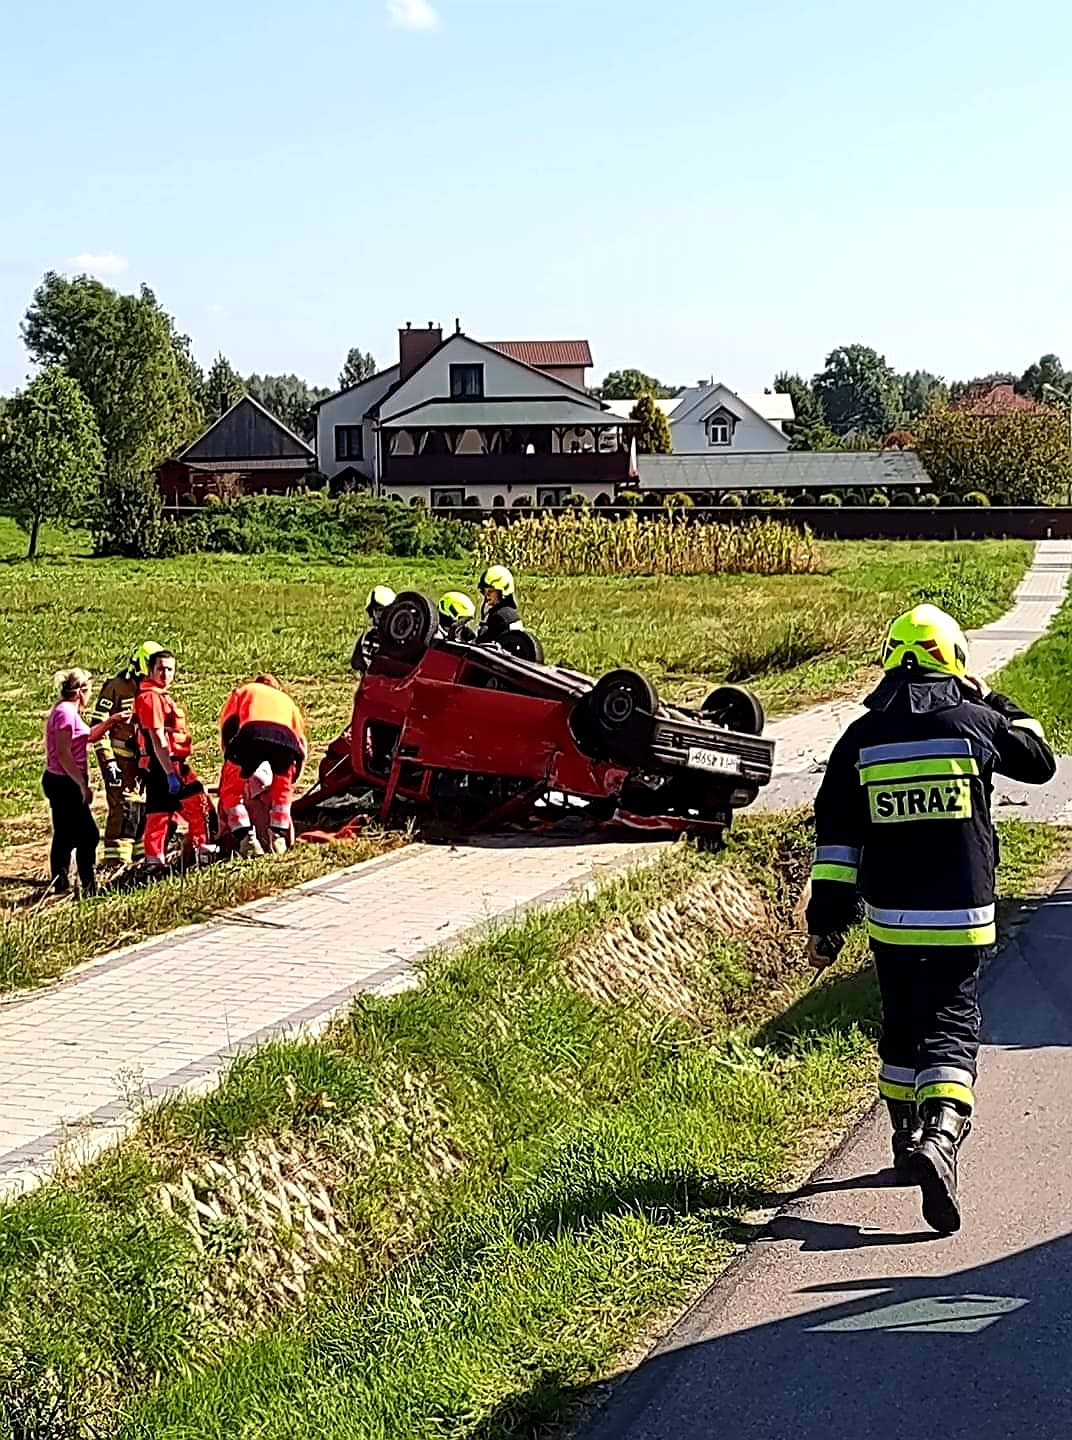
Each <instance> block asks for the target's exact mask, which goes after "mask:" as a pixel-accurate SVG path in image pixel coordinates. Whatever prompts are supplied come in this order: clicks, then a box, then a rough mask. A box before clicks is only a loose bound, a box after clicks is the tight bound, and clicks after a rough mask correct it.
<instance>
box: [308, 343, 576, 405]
mask: <svg viewBox="0 0 1072 1440" xmlns="http://www.w3.org/2000/svg"><path fill="white" fill-rule="evenodd" d="M452 365H483V367H484V394H485V395H486V396H488V397H489V398H491V399H503V398H508V397H511V396H514V397H517V398H520V399H529V398H530V397H532V396H548V397H553V398H557V399H560V398H562V394H563V392H562V385H561V382H560V381H558V380H554V379H552V377H551V376H550V375H546V374H544V373H543V372H542V371H540V370H531V369H529V367H528V366H527V365H519V364H518V363H517V362H516V361H515V360H511V359H509V358H508V357H507V356H506V355H500V354H499V352H498V351H497V350H490V349H485V348H484V346H482V345H477V344H476V343H475V342H474V341H472V340H470V339H469V338H468V336H466V335H453V336H451V338H450V340H449V341H448V342H447V344H446V345H444V346H443V348H442V349H441V350H439V351H438V352H437V353H436V354H435V355H434V356H433V357H432V359H431V360H429V361H428V363H427V364H426V365H424V366H423V367H422V368H421V369H420V370H418V371H417V372H416V374H414V375H411V376H410V377H409V379H408V380H407V381H406V383H405V384H404V385H402V386H400V387H399V389H397V390H396V391H395V393H394V394H393V395H392V396H391V398H390V400H389V401H388V402H387V404H386V405H384V407H383V409H382V410H381V411H380V419H381V420H390V419H392V418H393V417H394V416H396V415H400V414H402V412H403V411H406V410H411V409H412V408H413V407H414V406H415V405H421V404H423V403H424V401H426V400H449V399H450V367H451V366H452ZM373 403H374V402H373V401H369V402H368V404H373ZM327 408H328V407H327V406H326V405H325V406H324V409H325V410H326V409H327ZM366 408H367V405H366ZM592 409H593V412H594V413H595V414H599V413H600V410H599V402H598V401H597V400H593V401H592ZM340 423H342V422H340Z"/></svg>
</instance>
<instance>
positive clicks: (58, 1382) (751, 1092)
mask: <svg viewBox="0 0 1072 1440" xmlns="http://www.w3.org/2000/svg"><path fill="white" fill-rule="evenodd" d="M1060 843H1061V842H1060V840H1059V838H1058V836H1057V835H1056V833H1055V832H1054V831H1052V830H1048V829H1046V828H1045V827H1041V826H1024V825H1018V824H1011V825H1008V826H1005V827H1003V852H1004V856H1005V862H1004V867H1003V873H1002V889H1003V893H1005V894H1006V895H1009V896H1023V895H1027V894H1029V893H1031V891H1032V888H1033V883H1034V881H1036V880H1037V878H1038V876H1039V875H1040V873H1041V872H1043V871H1044V870H1045V869H1046V868H1047V867H1048V866H1050V865H1052V862H1053V859H1054V855H1055V852H1056V849H1057V847H1058V845H1059V844H1060ZM809 850H810V836H809V834H808V831H807V827H806V826H805V825H804V824H803V823H802V822H801V821H800V820H799V819H797V818H791V819H783V820H776V821H752V822H750V823H748V824H747V825H745V826H743V827H742V828H741V830H740V831H739V832H738V833H737V835H736V836H735V839H734V842H733V844H732V846H731V848H730V850H729V851H728V852H727V853H726V854H724V855H722V856H719V857H714V858H712V857H708V856H700V855H697V854H695V853H693V852H691V851H690V850H689V849H688V848H686V847H675V850H674V851H673V852H672V854H671V855H669V856H668V857H666V858H664V859H663V860H662V861H661V862H660V863H659V864H658V865H656V866H655V867H653V868H651V869H649V870H646V871H643V872H640V873H638V874H635V875H632V876H630V877H627V878H622V879H619V880H616V881H614V882H612V883H611V884H609V885H608V886H606V887H604V888H603V889H602V891H601V892H600V893H599V894H597V896H596V897H595V898H593V899H590V900H588V901H585V902H577V903H574V904H571V905H568V906H565V907H563V908H561V909H559V910H556V911H551V912H542V913H534V914H533V915H531V916H529V917H527V918H526V919H525V920H524V921H523V922H522V923H521V924H520V925H517V926H515V927H512V928H510V929H508V930H506V931H504V932H501V933H500V934H499V935H497V936H496V937H494V938H493V939H491V940H489V941H488V942H486V943H482V944H479V945H475V946H471V947H469V948H467V949H465V950H461V951H458V952H454V953H448V954H446V955H443V956H439V957H436V958H434V959H433V960H432V961H430V963H429V965H428V967H427V973H426V978H425V984H424V986H423V988H421V989H420V990H417V991H412V992H408V993H406V994H403V995H400V996H395V997H393V998H391V999H380V1000H378V999H372V998H364V999H362V1000H360V1001H359V1002H358V1003H357V1004H355V1006H354V1008H353V1011H352V1013H351V1014H350V1016H349V1018H347V1019H345V1020H343V1021H341V1022H340V1023H338V1024H337V1025H336V1027H335V1028H334V1030H333V1031H332V1032H331V1033H330V1034H329V1035H328V1036H326V1037H325V1038H323V1039H321V1040H319V1041H317V1042H315V1043H304V1044H295V1043H291V1044H274V1045H269V1046H266V1047H264V1048H262V1049H261V1050H259V1051H257V1052H255V1053H253V1054H251V1055H250V1056H248V1057H245V1058H244V1059H243V1060H241V1061H240V1062H238V1063H236V1064H235V1066H234V1067H233V1068H232V1070H231V1071H230V1073H229V1074H228V1076H227V1077H226V1078H225V1079H224V1081H223V1083H222V1085H221V1087H220V1089H219V1090H218V1091H217V1092H214V1093H212V1094H210V1095H208V1096H204V1097H201V1098H197V1099H190V1100H181V1101H178V1102H175V1103H172V1104H170V1105H167V1106H165V1107H163V1108H162V1109H160V1110H158V1111H154V1112H150V1113H148V1114H147V1115H146V1116H145V1117H144V1119H143V1123H142V1126H141V1128H140V1131H139V1132H138V1134H137V1135H136V1136H135V1137H134V1138H133V1139H132V1140H130V1141H129V1142H128V1143H127V1144H126V1145H125V1146H124V1147H123V1149H122V1150H121V1151H120V1152H118V1153H117V1154H114V1155H112V1156H109V1157H106V1158H104V1159H103V1160H101V1161H98V1162H97V1163H96V1164H95V1165H93V1166H92V1167H91V1168H90V1169H89V1170H87V1171H85V1172H83V1173H82V1174H81V1175H80V1176H78V1177H75V1178H71V1179H68V1180H66V1181H58V1182H55V1183H52V1184H50V1185H49V1186H47V1187H45V1188H43V1189H41V1190H39V1191H38V1192H35V1193H34V1194H32V1195H30V1196H29V1197H27V1198H25V1199H23V1200H21V1201H19V1202H15V1203H13V1204H10V1205H8V1206H6V1207H4V1208H3V1209H2V1210H0V1414H5V1415H6V1418H7V1423H8V1427H9V1431H10V1432H11V1433H12V1434H16V1433H17V1434H19V1435H20V1436H28V1435H31V1434H37V1435H45V1434H47V1435H49V1436H50V1440H60V1437H63V1440H74V1437H76V1436H78V1437H81V1436H84V1435H86V1434H88V1433H89V1432H88V1430H87V1429H86V1428H85V1427H86V1426H87V1425H88V1424H94V1423H95V1424H98V1425H100V1427H101V1429H100V1430H99V1432H98V1433H100V1434H101V1435H106V1436H108V1437H114V1440H164V1437H168V1440H178V1437H183V1440H188V1437H193V1436H197V1437H198V1440H224V1437H227V1440H239V1437H249V1440H252V1437H254V1436H255V1437H257V1440H275V1437H279V1440H283V1437H286V1440H313V1437H315V1440H371V1437H377V1440H388V1437H390V1440H432V1437H436V1440H442V1437H477V1436H479V1437H480V1440H496V1437H506V1436H510V1435H515V1436H520V1435H526V1436H532V1435H535V1434H536V1433H537V1430H538V1427H539V1425H540V1424H541V1423H542V1422H543V1421H545V1420H547V1419H548V1418H550V1417H552V1416H554V1415H555V1414H556V1413H557V1412H558V1410H559V1408H560V1406H561V1405H562V1403H563V1401H564V1399H565V1397H567V1396H569V1395H570V1394H573V1393H576V1391H577V1389H578V1388H580V1387H584V1386H586V1385H588V1384H590V1383H592V1382H593V1381H594V1380H596V1379H598V1377H600V1376H601V1375H603V1374H605V1373H606V1372H607V1371H608V1369H610V1368H612V1367H613V1365H614V1363H615V1361H616V1359H617V1357H618V1356H619V1355H621V1354H622V1353H623V1350H624V1349H625V1348H626V1347H628V1346H629V1345H630V1344H631V1343H634V1342H635V1341H636V1340H637V1339H638V1338H639V1337H641V1336H642V1335H643V1334H644V1333H645V1332H646V1331H647V1330H648V1328H649V1327H650V1325H651V1324H652V1322H653V1321H654V1320H655V1319H656V1318H657V1317H658V1316H660V1315H662V1314H665V1313H666V1312H667V1311H668V1310H669V1309H671V1308H673V1307H675V1306H676V1305H678V1304H680V1303H681V1302H682V1300H683V1299H684V1298H686V1297H687V1296H688V1294H689V1293H690V1292H691V1291H693V1290H694V1289H695V1287H696V1286H697V1285H698V1284H700V1283H701V1282H702V1281H704V1280H705V1279H706V1278H708V1277H710V1275H711V1274H712V1273H714V1272H715V1271H717V1269H718V1268H719V1267H720V1266H721V1265H722V1264H724V1263H725V1261H726V1260H727V1259H728V1257H729V1256H730V1255H731V1254H732V1252H733V1250H734V1248H735V1246H736V1245H737V1244H738V1243H739V1241H740V1239H741V1238H742V1236H744V1235H745V1234H747V1227H746V1226H742V1223H741V1222H742V1219H743V1218H744V1217H746V1216H747V1214H748V1212H750V1211H752V1210H754V1209H755V1208H757V1207H764V1206H766V1205H769V1204H770V1203H771V1201H772V1198H774V1197H776V1196H777V1194H778V1193H779V1192H780V1191H782V1190H784V1188H785V1187H786V1185H787V1184H790V1185H791V1184H792V1180H793V1177H794V1176H799V1175H800V1174H802V1173H804V1172H806V1171H807V1169H808V1168H809V1167H810V1164H811V1163H812V1161H813V1160H814V1158H815V1157H816V1154H817V1152H818V1151H819V1150H821V1149H822V1148H823V1146H824V1145H825V1144H826V1143H828V1142H829V1138H830V1136H831V1134H832V1133H835V1132H836V1130H837V1128H838V1127H839V1126H841V1125H842V1124H843V1123H844V1121H845V1118H846V1116H848V1115H851V1114H852V1113H855V1112H856V1111H857V1110H858V1108H859V1106H860V1104H861V1103H863V1102H864V1100H865V1099H866V1097H867V1096H868V1095H869V1094H870V1091H871V1085H872V1080H871V1075H872V1070H873V1053H872V1050H873V1046H872V1038H871V1037H872V1033H873V1027H874V1021H875V1014H876V1008H875V995H874V988H873V985H872V983H871V980H870V977H869V975H868V974H867V973H866V971H865V969H864V964H863V957H862V947H861V945H860V942H859V938H858V937H857V938H856V939H855V940H854V942H853V945H852V947H851V948H850V951H849V952H848V953H847V955H846V956H845V957H844V958H843V959H842V961H841V962H840V963H839V966H838V967H837V970H836V971H835V972H834V974H833V975H832V977H831V978H829V979H827V980H826V981H825V982H824V984H823V985H822V986H820V987H818V988H817V989H815V990H812V991H806V990H805V988H804V987H805V985H806V977H805V974H804V972H803V969H802V965H801V960H800V955H801V937H800V935H799V933H798V932H796V931H795V930H793V928H792V922H791V910H792V906H793V903H794V902H795V900H796V897H797V895H798V893H799V887H800V885H801V883H802V880H803V876H804V874H805V872H806V867H807V862H808V857H809ZM683 893H684V894H687V895H689V896H690V897H691V900H690V902H689V903H688V904H684V905H682V906H680V907H679V909H677V910H676V911H675V912H673V915H672V916H671V917H670V919H671V923H670V924H669V925H668V926H663V927H652V926H651V925H650V924H648V923H646V921H645V917H646V916H647V915H648V914H650V912H651V911H652V909H653V907H655V906H660V905H663V904H665V903H666V902H668V901H670V900H673V899H674V898H675V897H678V898H680V897H681V896H682V894H683ZM698 895H700V896H701V897H702V895H707V896H708V897H710V896H711V895H717V896H721V897H722V900H721V902H720V903H721V904H722V907H723V908H722V910H721V911H718V912H717V913H718V914H722V915H723V917H725V916H726V915H728V914H730V912H732V915H733V917H734V918H732V919H731V920H728V921H727V922H726V923H725V924H724V925H723V926H722V928H720V926H719V923H717V919H716V918H713V917H714V916H715V912H714V911H712V909H711V906H710V904H707V907H706V908H701V910H699V911H697V910H696V909H695V908H694V907H695V906H696V905H698V904H699V905H701V907H702V905H703V902H702V898H701V900H697V896H698ZM716 909H717V907H716ZM742 915H743V916H744V917H745V918H744V919H743V921H742V919H741V916H742ZM623 925H631V926H632V927H633V933H634V935H635V936H636V937H637V938H638V939H639V940H640V941H643V942H645V943H646V944H648V945H649V946H650V945H651V944H652V943H653V937H655V938H656V939H657V938H658V937H657V934H656V930H657V929H659V930H660V931H661V933H662V936H663V939H662V941H661V942H659V944H660V945H662V946H663V949H662V950H661V951H660V950H659V946H658V945H657V946H656V955H657V957H658V956H660V955H661V958H662V963H661V964H656V963H652V962H651V961H650V960H649V959H648V958H647V957H646V956H644V955H641V956H639V957H638V958H636V959H635V961H634V963H632V964H630V963H629V960H628V949H629V947H628V945H625V946H619V947H618V948H617V949H614V948H611V949H608V947H607V946H606V944H605V942H603V941H601V938H600V937H602V936H604V935H605V934H606V932H607V930H608V928H610V929H611V931H615V930H616V931H617V932H618V934H619V936H621V933H622V926H623ZM668 931H669V933H670V934H671V935H674V936H677V937H681V936H683V937H685V939H687V940H688V941H690V942H691V943H692V945H693V946H694V947H695V948H694V949H693V950H692V951H691V953H690V952H688V951H683V950H680V949H674V945H676V943H677V942H676V941H673V942H667V940H666V935H667V932H668ZM668 943H669V944H670V947H671V948H670V952H669V958H667V952H666V949H665V947H666V945H667V944H668ZM623 957H624V958H623ZM266 1137H273V1143H275V1144H276V1145H277V1146H278V1147H279V1149H280V1151H281V1153H283V1155H284V1157H289V1158H285V1159H284V1162H283V1169H284V1171H285V1172H286V1173H289V1174H294V1175H297V1176H298V1177H299V1178H302V1177H303V1176H304V1180H305V1184H306V1189H307V1191H308V1192H310V1193H311V1192H312V1191H313V1190H314V1189H315V1186H314V1185H313V1179H315V1180H316V1182H317V1183H318V1184H319V1185H320V1186H322V1190H321V1191H320V1198H319V1199H318V1200H317V1202H316V1209H317V1213H318V1215H320V1216H321V1218H323V1217H324V1216H326V1215H327V1213H328V1212H329V1211H330V1212H331V1214H332V1215H333V1217H334V1219H333V1223H335V1225H336V1230H335V1232H334V1233H335V1237H336V1238H334V1239H332V1238H331V1237H330V1234H329V1231H328V1229H325V1228H323V1227H322V1228H321V1231H320V1232H318V1233H319V1234H320V1237H321V1241H322V1243H323V1246H324V1247H325V1248H326V1250H327V1253H328V1258H327V1259H326V1260H324V1261H322V1262H321V1263H319V1264H318V1265H317V1264H315V1261H316V1256H315V1254H311V1253H310V1251H309V1250H308V1248H303V1245H304V1244H305V1238H306V1237H307V1230H306V1229H303V1212H302V1211H301V1210H300V1209H299V1208H297V1206H295V1205H294V1203H293V1201H292V1209H291V1210H290V1211H289V1213H288V1214H284V1213H282V1212H280V1211H277V1210H274V1209H270V1208H269V1207H265V1206H264V1205H260V1206H259V1208H258V1205H257V1204H253V1205H252V1206H247V1207H246V1208H245V1209H244V1210H243V1209H242V1207H241V1206H240V1205H239V1204H238V1203H237V1201H235V1202H234V1203H232V1202H231V1201H229V1200H228V1196H229V1195H232V1196H234V1195H235V1194H236V1193H237V1192H236V1191H235V1182H234V1181H233V1180H231V1179H229V1178H228V1177H227V1176H226V1174H224V1173H223V1172H220V1171H217V1172H215V1174H213V1173H212V1172H211V1171H209V1170H208V1169H207V1168H206V1164H205V1162H206V1159H207V1158H214V1159H215V1160H216V1161H218V1162H225V1163H226V1162H229V1161H231V1162H233V1161H235V1160H236V1158H237V1159H238V1160H239V1161H241V1160H242V1157H246V1158H248V1157H250V1156H251V1155H254V1156H255V1155H257V1154H258V1153H263V1146H264V1145H266V1144H267V1139H266ZM258 1146H261V1147H262V1150H260V1151H259V1150H258ZM296 1156H297V1157H299V1159H300V1164H299V1162H298V1160H295V1158H294V1157H296ZM288 1166H289V1169H288ZM302 1167H304V1169H302ZM238 1171H239V1172H241V1171H242V1165H241V1163H239V1165H238ZM243 1173H244V1172H243ZM183 1177H186V1180H187V1182H188V1183H189V1186H190V1189H189V1191H188V1192H184V1191H183V1188H182V1181H183ZM164 1182H171V1183H172V1184H173V1185H174V1186H175V1192H174V1193H175V1194H178V1195H181V1194H183V1193H188V1194H189V1195H191V1196H196V1198H197V1200H198V1201H199V1202H200V1204H201V1206H202V1211H201V1212H199V1215H200V1219H199V1221H198V1235H199V1243H198V1244H195V1243H194V1242H193V1239H192V1236H191V1233H190V1230H189V1229H188V1228H186V1227H184V1226H183V1225H182V1224H179V1223H178V1222H177V1220H175V1219H173V1218H169V1217H168V1215H167V1214H166V1213H165V1211H164V1210H163V1209H162V1208H161V1205H160V1203H159V1200H158V1198H157V1197H158V1194H159V1188H160V1186H161V1184H162V1183H164ZM185 1213H186V1214H187V1215H190V1214H191V1213H192V1212H191V1211H189V1210H187V1211H186V1212H185ZM273 1216H274V1219H273V1218H272V1217H273ZM303 1258H304V1261H306V1262H310V1263H312V1264H313V1268H312V1269H311V1270H310V1271H308V1272H305V1273H303V1270H302V1262H303ZM295 1278H298V1279H300V1281H301V1285H300V1286H299V1287H298V1288H299V1289H302V1288H303V1289H304V1297H303V1303H301V1304H290V1305H287V1304H285V1303H283V1300H284V1298H285V1296H286V1293H287V1292H286V1290H285V1289H284V1288H282V1287H283V1283H289V1282H290V1281H292V1280H294V1279H295ZM17 1425H21V1426H22V1428H21V1429H17V1428H16V1426H17ZM35 1425H36V1426H37V1429H36V1430H35V1429H34V1428H33V1427H34V1426H35ZM2 1433H3V1430H2V1427H0V1434H2ZM541 1433H542V1432H541Z"/></svg>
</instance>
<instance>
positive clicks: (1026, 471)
mask: <svg viewBox="0 0 1072 1440" xmlns="http://www.w3.org/2000/svg"><path fill="white" fill-rule="evenodd" d="M916 453H917V454H918V455H919V458H920V460H921V461H922V462H923V464H924V466H925V467H926V469H927V471H928V473H929V475H930V477H931V479H932V480H933V482H934V486H935V489H936V490H938V491H941V492H948V493H954V494H957V495H967V494H969V493H971V492H973V491H981V492H982V493H983V494H984V495H994V494H997V493H1003V494H1005V495H1007V496H1008V499H1009V503H1010V504H1012V505H1045V504H1050V503H1053V502H1054V501H1057V500H1064V499H1065V498H1066V497H1067V496H1068V494H1069V489H1070V486H1072V451H1070V450H1069V445H1068V422H1067V419H1066V417H1065V416H1064V415H1063V414H1062V413H1061V412H1060V411H1059V410H1055V409H1050V408H1048V407H1047V408H1043V409H1038V410H1010V411H1009V412H1008V413H1006V414H1004V415H995V416H988V415H972V414H970V413H969V412H966V411H964V410H957V409H955V408H952V407H949V406H944V407H942V408H940V409H937V410H932V411H931V413H930V414H929V415H926V416H924V418H923V420H922V422H921V424H920V425H919V427H918V430H917V434H916Z"/></svg>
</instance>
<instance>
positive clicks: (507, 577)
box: [476, 565, 525, 645]
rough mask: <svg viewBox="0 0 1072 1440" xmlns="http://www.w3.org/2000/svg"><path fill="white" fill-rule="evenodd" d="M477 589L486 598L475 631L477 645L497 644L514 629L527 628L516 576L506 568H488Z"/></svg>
mask: <svg viewBox="0 0 1072 1440" xmlns="http://www.w3.org/2000/svg"><path fill="white" fill-rule="evenodd" d="M477 588H478V589H479V591H480V593H481V595H483V597H484V603H483V605H482V606H481V607H480V625H479V627H478V629H477V632H476V643H477V644H478V645H494V644H495V643H496V642H498V641H501V640H502V638H503V636H504V635H506V634H508V633H509V632H510V631H511V630H523V629H524V628H525V627H524V626H523V625H522V623H521V614H520V612H519V610H518V608H517V589H516V586H515V585H514V577H513V576H512V575H511V574H510V572H509V570H507V568H506V566H505V565H489V566H488V568H487V569H486V570H485V571H484V573H483V575H481V577H480V582H479V585H478V587H477Z"/></svg>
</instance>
